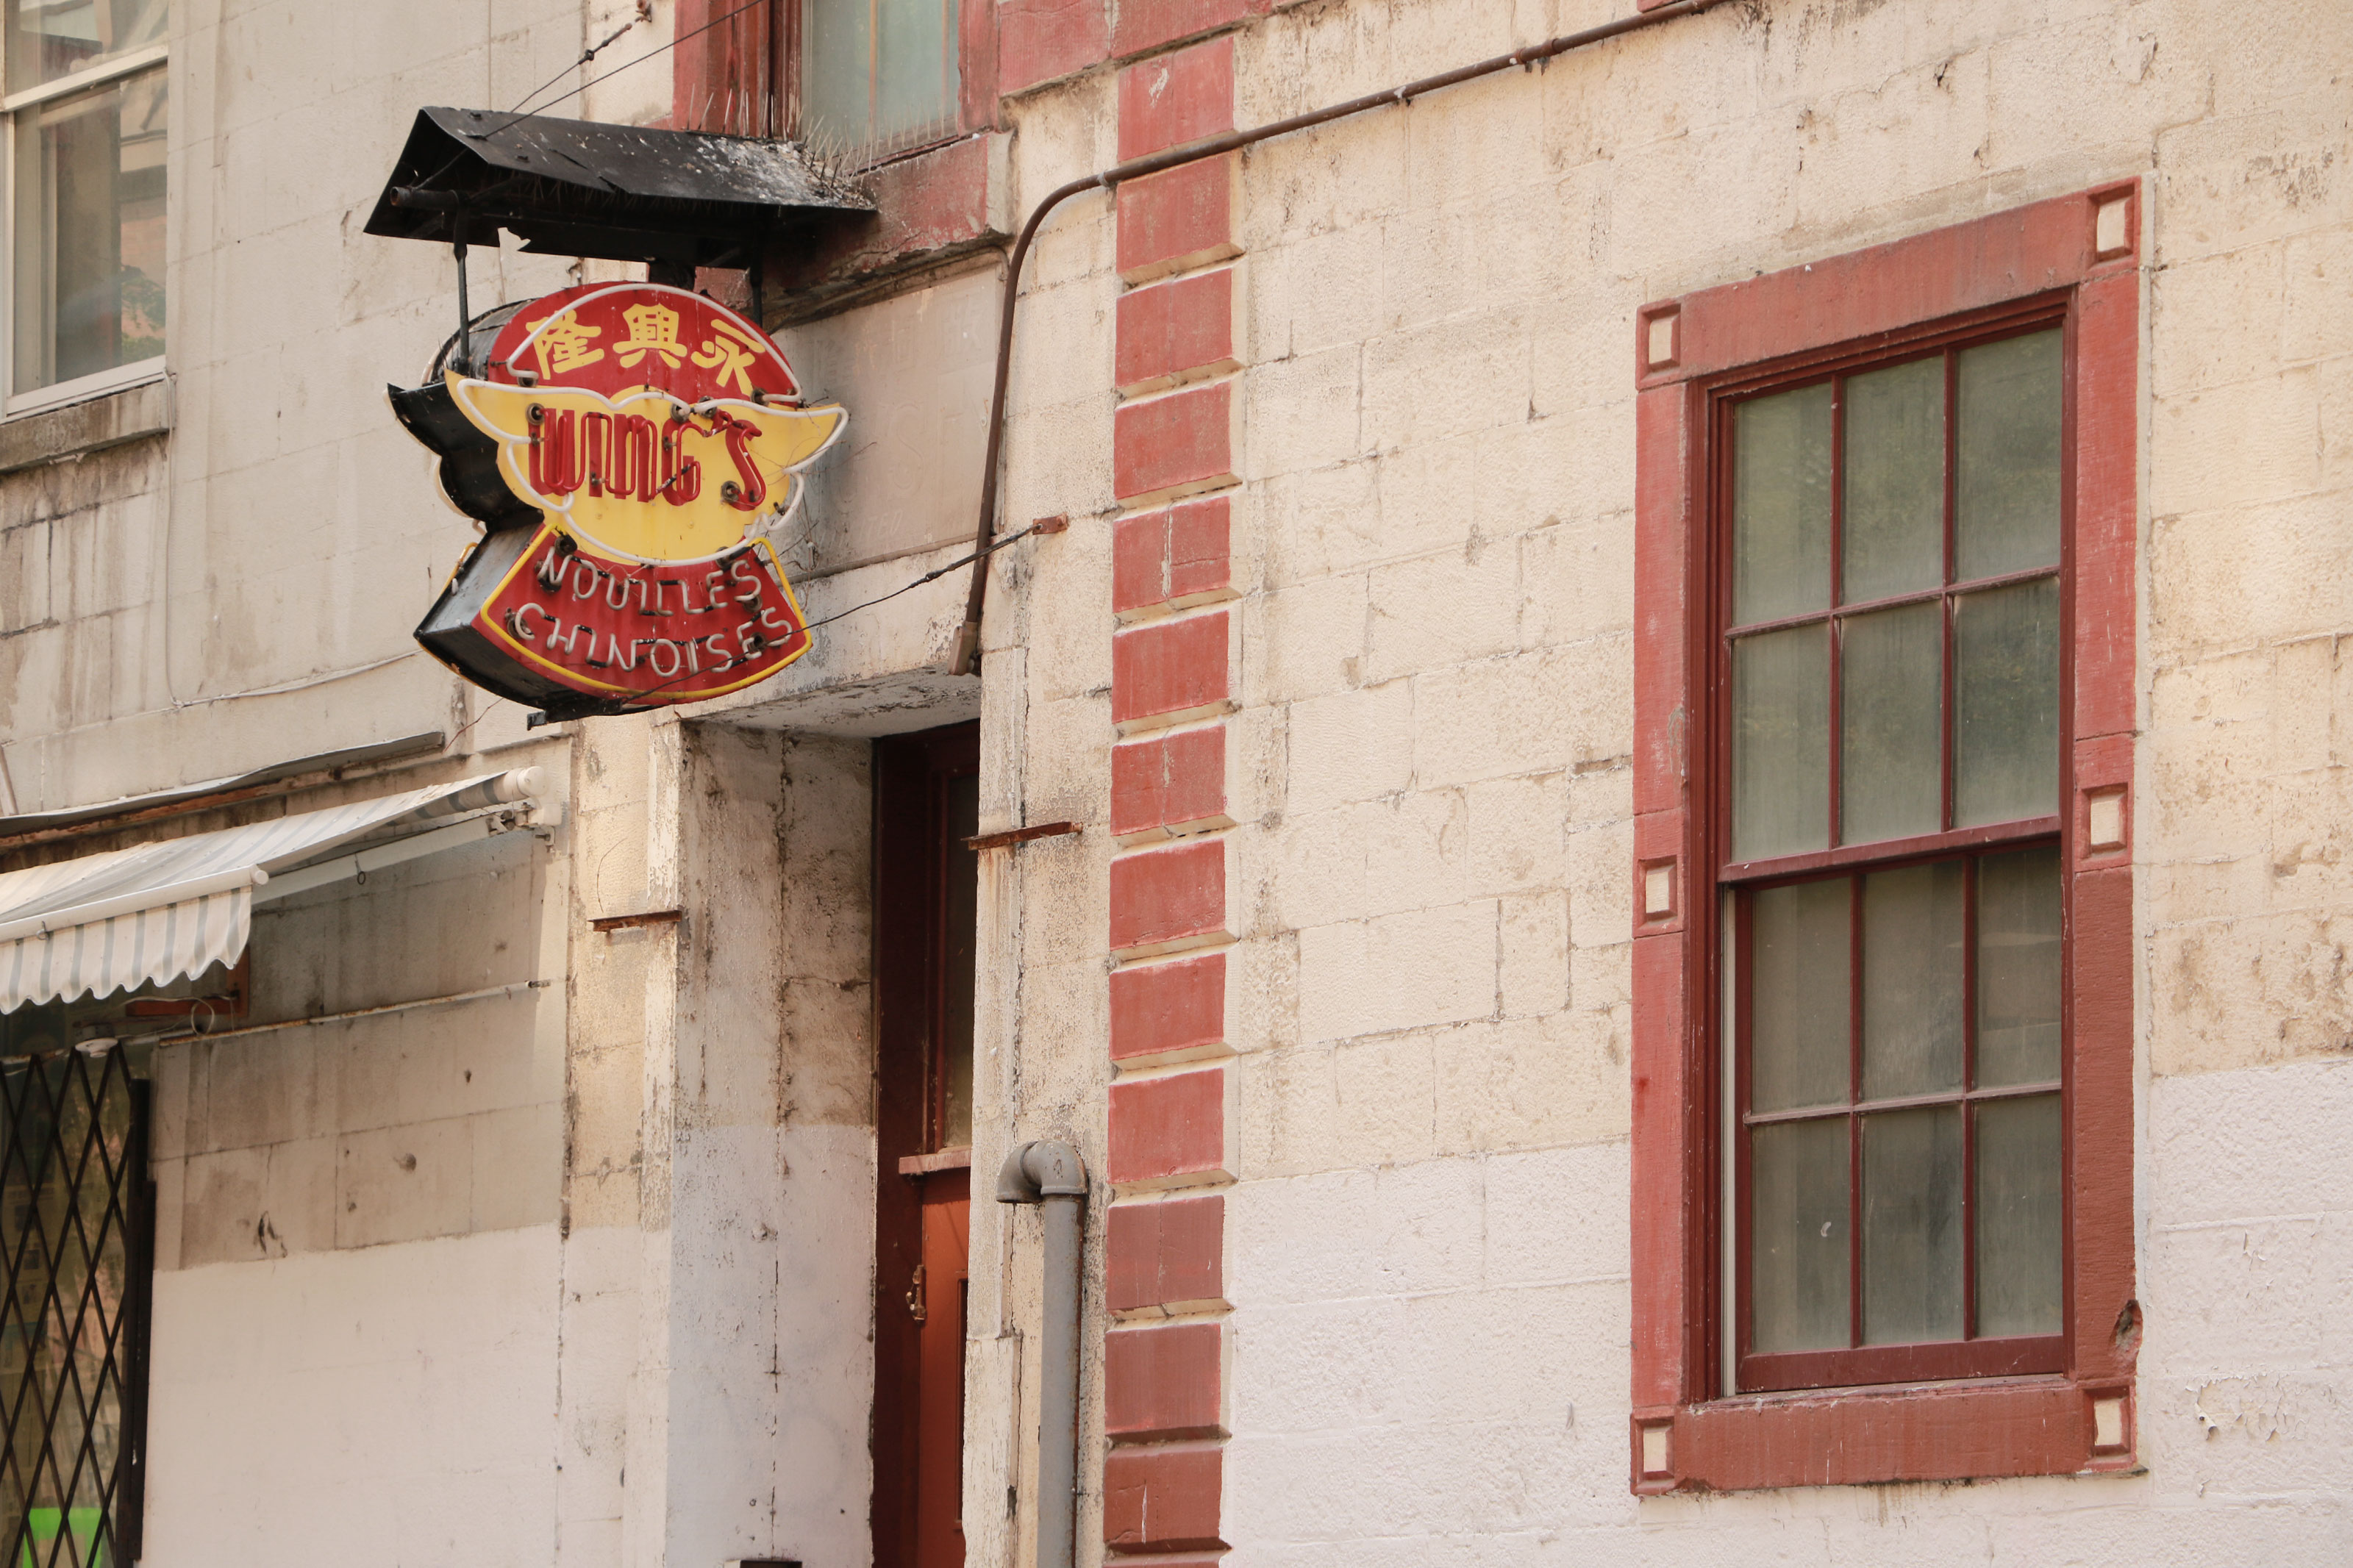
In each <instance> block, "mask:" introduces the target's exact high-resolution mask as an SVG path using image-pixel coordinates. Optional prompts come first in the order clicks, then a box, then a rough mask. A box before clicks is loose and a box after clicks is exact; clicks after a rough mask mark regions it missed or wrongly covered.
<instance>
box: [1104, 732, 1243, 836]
mask: <svg viewBox="0 0 2353 1568" xmlns="http://www.w3.org/2000/svg"><path fill="white" fill-rule="evenodd" d="M1230 826H1233V819H1232V818H1231V817H1229V816H1227V815H1226V731H1225V727H1224V726H1223V725H1218V726H1215V727H1213V728H1209V729H1201V730H1180V731H1177V732H1176V733H1175V734H1173V735H1164V736H1155V737H1154V738H1153V739H1150V740H1145V741H1130V742H1124V743H1123V744H1121V745H1116V746H1113V748H1112V749H1111V830H1112V833H1113V836H1114V837H1117V838H1119V839H1120V841H1121V842H1123V843H1127V844H1134V843H1138V842H1145V841H1149V840H1152V839H1155V838H1164V837H1168V836H1169V835H1171V834H1175V833H1187V832H1202V831H1206V830H1208V829H1210V828H1216V827H1230Z"/></svg>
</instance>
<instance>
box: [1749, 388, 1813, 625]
mask: <svg viewBox="0 0 2353 1568" xmlns="http://www.w3.org/2000/svg"><path fill="white" fill-rule="evenodd" d="M1732 418H1733V437H1732V619H1733V624H1734V625H1736V626H1746V625H1747V624H1748V623H1750V622H1752V621H1771V620H1778V619H1779V618H1780V617H1782V616H1797V615H1803V614H1804V613H1805V612H1806V611H1808V610H1820V609H1825V608H1827V607H1829V605H1830V602H1831V387H1830V384H1829V383H1828V382H1824V383H1823V384H1821V385H1820V386H1809V387H1803V388H1800V389H1799V390H1798V391H1796V392H1784V393H1781V394H1779V395H1776V396H1772V397H1758V398H1753V399H1751V400H1750V401H1748V402H1746V403H1743V404H1741V405H1738V406H1737V407H1736V408H1735V409H1734V411H1733V416H1732Z"/></svg>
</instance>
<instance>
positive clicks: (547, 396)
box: [447, 372, 849, 562]
mask: <svg viewBox="0 0 2353 1568" xmlns="http://www.w3.org/2000/svg"><path fill="white" fill-rule="evenodd" d="M447 379H448V387H449V395H450V396H451V398H452V399H454V400H455V402H456V403H457V405H458V408H459V411H460V412H461V413H463V414H464V415H465V416H466V417H467V418H468V419H470V420H471V421H472V422H473V424H474V426H475V427H476V428H478V429H480V431H481V432H482V433H483V434H484V435H487V436H489V437H491V438H492V439H494V440H495V441H497V442H498V444H499V472H500V474H501V476H502V477H503V478H504V479H506V482H507V485H508V488H509V489H512V490H513V491H514V493H515V494H516V495H517V496H518V497H520V498H522V500H524V501H525V502H527V503H528V504H530V505H532V506H535V507H538V508H539V509H540V510H542V511H543V512H545V513H546V514H547V517H548V520H549V521H551V522H553V523H554V524H555V525H556V526H557V527H559V528H562V529H563V530H565V531H566V532H568V533H570V534H572V535H574V536H575V538H577V539H578V540H579V541H580V542H582V543H583V544H586V545H589V546H592V547H593V548H595V549H596V550H598V551H600V552H604V553H606V554H609V555H614V556H618V557H621V558H623V559H627V560H632V561H663V562H689V561H706V560H710V559H712V557H715V556H718V555H723V554H724V553H726V552H728V551H730V550H733V548H735V546H737V545H738V544H741V543H742V542H743V541H744V534H745V533H746V532H748V531H751V530H752V529H753V528H754V527H755V526H763V525H765V524H767V523H768V522H769V521H770V520H772V519H774V520H781V519H783V518H785V517H787V516H789V515H790V514H791V512H792V510H793V509H794V507H795V506H797V504H798V502H799V500H800V483H801V482H800V479H799V478H798V472H797V471H798V470H799V469H801V468H806V467H807V466H808V465H809V464H810V463H811V462H814V461H815V460H816V459H817V458H818V455H819V454H820V453H822V452H823V451H824V450H825V449H826V448H827V447H829V446H831V445H832V444H833V443H834V441H835V440H836V439H838V438H839V437H840V435H841V432H842V429H843V428H844V426H847V425H848V424H849V411H848V410H847V409H845V408H842V407H840V406H839V405H825V406H822V407H817V408H793V407H788V406H786V405H780V404H774V403H765V402H758V403H755V402H752V401H749V400H739V399H735V398H711V399H708V400H706V401H704V402H702V403H697V404H691V405H689V404H682V403H680V402H678V401H677V400H676V399H674V398H672V397H670V395H667V394H665V393H663V392H660V391H658V390H656V389H654V388H652V387H645V388H640V389H638V390H636V391H632V392H627V393H624V394H622V395H620V396H619V397H617V398H608V397H607V396H605V395H603V394H602V393H597V392H590V391H586V390H585V389H582V388H578V387H563V386H515V385H511V384H507V383H504V382H493V381H477V380H474V379H473V378H471V377H468V376H461V375H459V374H456V373H455V372H451V373H449V374H448V378H447Z"/></svg>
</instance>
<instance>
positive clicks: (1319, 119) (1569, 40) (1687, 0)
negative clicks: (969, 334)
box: [953, 0, 1723, 675]
mask: <svg viewBox="0 0 2353 1568" xmlns="http://www.w3.org/2000/svg"><path fill="white" fill-rule="evenodd" d="M1721 4H1723V0H1673V4H1672V5H1662V6H1660V7H1659V8H1658V9H1657V10H1655V11H1644V12H1641V13H1638V14H1637V15H1635V16H1626V17H1621V18H1620V19H1619V20H1618V21H1615V22H1604V23H1602V24H1601V25H1600V26H1598V27H1588V28H1586V29H1585V30H1584V31H1583V32H1579V33H1566V34H1563V35H1562V36H1561V37H1557V38H1554V39H1552V40H1550V41H1549V42H1546V43H1542V44H1535V45H1531V46H1530V47H1527V48H1525V49H1514V50H1513V51H1512V52H1511V53H1510V54H1508V55H1497V56H1495V57H1494V58H1493V59H1484V60H1481V61H1479V62H1478V63H1476V64H1475V65H1467V66H1458V67H1456V68H1454V69H1452V70H1451V71H1440V73H1439V74H1438V75H1436V76H1426V77H1423V78H1421V79H1419V80H1417V81H1409V82H1407V83H1406V84H1405V85H1404V86H1402V87H1393V88H1387V89H1383V90H1381V91H1379V92H1370V93H1366V95H1365V96H1364V97H1362V98H1352V99H1349V100H1347V101H1345V103H1335V104H1333V105H1331V106H1330V107H1329V108H1325V109H1316V110H1309V111H1308V112H1307V113H1305V114H1294V115H1293V116H1292V117H1291V118H1290V119H1288V120H1277V121H1272V122H1271V123H1270V124H1266V125H1261V126H1258V127H1255V128H1254V129H1252V130H1249V131H1229V132H1224V133H1223V134H1221V135H1217V136H1211V137H1208V138H1207V139H1206V140H1203V141H1199V142H1188V143H1187V144H1186V145H1184V146H1182V147H1171V148H1168V149H1166V151H1164V152H1159V153H1151V154H1149V155H1148V156H1145V157H1142V158H1133V159H1130V160H1129V161H1128V162H1126V163H1118V164H1114V165H1113V166H1112V167H1111V168H1108V169H1104V170H1103V171H1101V172H1100V173H1097V174H1089V175H1087V176H1085V177H1084V178H1082V179H1077V180H1072V181H1071V182H1070V183H1069V184H1063V185H1058V186H1056V187H1055V188H1054V189H1053V190H1052V191H1050V192H1049V193H1048V194H1047V196H1046V199H1045V200H1043V201H1041V202H1039V204H1038V205H1037V206H1036V207H1034V208H1032V209H1031V211H1030V214H1029V218H1028V220H1027V221H1026V222H1024V223H1023V224H1022V226H1021V230H1020V233H1019V234H1018V236H1017V237H1015V239H1014V241H1013V250H1012V252H1011V254H1010V255H1009V256H1008V258H1007V260H1006V264H1005V300H1004V304H1003V307H1002V308H1001V309H1000V310H999V311H998V314H997V379H996V382H995V384H994V385H993V387H992V389H991V391H990V393H989V399H988V454H987V457H986V458H983V459H982V463H983V470H982V473H981V480H980V521H979V523H978V525H977V526H976V528H975V529H974V531H973V548H974V550H976V551H977V552H981V553H980V554H979V555H978V557H977V558H976V560H975V561H974V562H973V564H972V586H971V588H970V589H969V590H967V592H966V593H965V607H964V625H963V626H962V627H961V628H960V629H959V630H958V631H957V633H956V647H955V664H954V667H953V668H954V669H955V673H956V674H958V675H969V674H971V673H972V671H973V667H974V666H975V665H976V663H977V662H978V661H979V658H980V615H981V609H982V606H983V605H985V604H986V603H987V596H988V554H987V551H988V546H989V543H990V541H991V540H992V539H993V538H994V537H995V535H996V532H997V473H998V469H999V468H1000V467H1001V466H1002V459H1003V457H1004V452H1005V393H1006V385H1007V383H1008V381H1009V380H1010V379H1011V375H1012V369H1013V311H1014V304H1015V302H1016V301H1017V300H1018V299H1019V298H1020V293H1021V264H1022V263H1023V262H1024V261H1026V260H1028V259H1029V247H1030V246H1031V244H1032V243H1034V242H1035V241H1036V239H1037V237H1038V226H1039V225H1040V224H1041V223H1043V222H1045V220H1046V215H1047V214H1049V213H1050V212H1052V211H1053V210H1054V209H1055V208H1056V207H1058V206H1060V205H1062V204H1063V203H1064V202H1066V201H1068V200H1070V199H1071V197H1072V196H1075V195H1080V194H1081V193H1082V192H1086V191H1092V190H1094V189H1096V188H1098V187H1102V188H1105V189H1109V188H1112V187H1114V186H1117V185H1119V184H1123V183H1124V182H1126V181H1129V180H1140V179H1142V178H1144V176H1145V175H1146V174H1161V173H1163V172H1165V171H1166V170H1169V169H1175V168H1181V167H1182V166H1183V165H1185V164H1187V163H1199V162H1200V161H1201V160H1202V159H1204V158H1219V157H1223V156H1224V155H1225V154H1227V153H1233V152H1239V151H1240V149H1242V148H1244V147H1251V146H1255V145H1257V144H1258V143H1259V142H1268V141H1271V140H1273V139H1274V138H1275V137H1277V136H1288V135H1290V134H1292V133H1293V132H1297V131H1310V130H1313V129H1314V128H1315V127H1316V126H1318V125H1328V124H1330V123H1331V122H1332V121H1335V120H1345V119H1346V118H1348V117H1349V116H1350V115H1352V114H1362V113H1364V112H1365V111H1366V110H1373V109H1386V108H1388V106H1390V105H1391V104H1398V103H1410V102H1412V101H1413V100H1415V99H1417V98H1419V97H1421V96H1422V95H1423V94H1425V93H1431V92H1436V91H1437V90H1438V89H1440V88H1447V87H1454V86H1457V85H1458V84H1460V83H1462V82H1466V81H1475V80H1477V79H1479V78H1481V77H1482V76H1493V75H1494V74H1495V73H1496V72H1498V71H1506V70H1512V69H1515V68H1526V67H1529V66H1534V65H1538V64H1541V63H1542V62H1544V61H1546V60H1548V59H1551V58H1553V57H1554V56H1556V55H1565V54H1567V53H1569V52H1570V51H1571V50H1573V49H1581V48H1584V47H1587V46H1588V45H1590V44H1599V43H1606V42H1607V41H1609V39H1611V38H1616V37H1623V36H1624V35H1626V34H1628V33H1639V32H1641V30H1643V29H1644V28H1646V27H1655V26H1659V25H1660V24H1661V23H1663V22H1672V21H1674V20H1675V19H1677V18H1678V17H1682V16H1697V15H1698V14H1699V13H1700V12H1702V11H1706V10H1711V9H1713V8H1714V7H1715V6H1717V5H1721Z"/></svg>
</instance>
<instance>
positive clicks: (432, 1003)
mask: <svg viewBox="0 0 2353 1568" xmlns="http://www.w3.org/2000/svg"><path fill="white" fill-rule="evenodd" d="M553 984H555V982H554V981H553V980H518V981H516V982H515V983H514V984H512V985H485V986H484V987H482V989H480V991H459V992H457V993H455V994H452V995H448V996H426V997H421V998H419V999H418V1000H417V1001H414V1002H387V1003H385V1005H383V1006H381V1007H353V1008H352V1009H351V1010H350V1011H348V1012H343V1013H322V1014H320V1015H319V1016H317V1017H314V1018H289V1019H287V1020H286V1021H285V1022H283V1023H279V1024H255V1025H252V1026H249V1027H247V1028H243V1029H205V1030H191V1031H189V1032H188V1033H186V1034H180V1035H163V1036H159V1037H157V1038H156V1041H155V1043H156V1044H157V1045H159V1046H177V1045H184V1044H185V1043H186V1042H188V1041H190V1040H234V1039H237V1038H238V1037H240V1036H244V1035H271V1034H276V1033H277V1032H278V1031H279V1030H280V1029H307V1028H309V1027H310V1026H311V1025H313V1024H343V1023H349V1022H350V1021H351V1020H352V1019H353V1018H376V1017H381V1016H384V1015H385V1014H386V1013H413V1012H415V1011H417V1009H418V1008H419V1007H454V1006H456V1005H458V1004H459V1003H460V1002H481V1001H487V1000H488V999H489V998H491V997H493V996H514V995H519V994H522V993H523V992H525V991H544V990H546V989H547V988H548V987H549V986H551V985H553Z"/></svg>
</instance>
